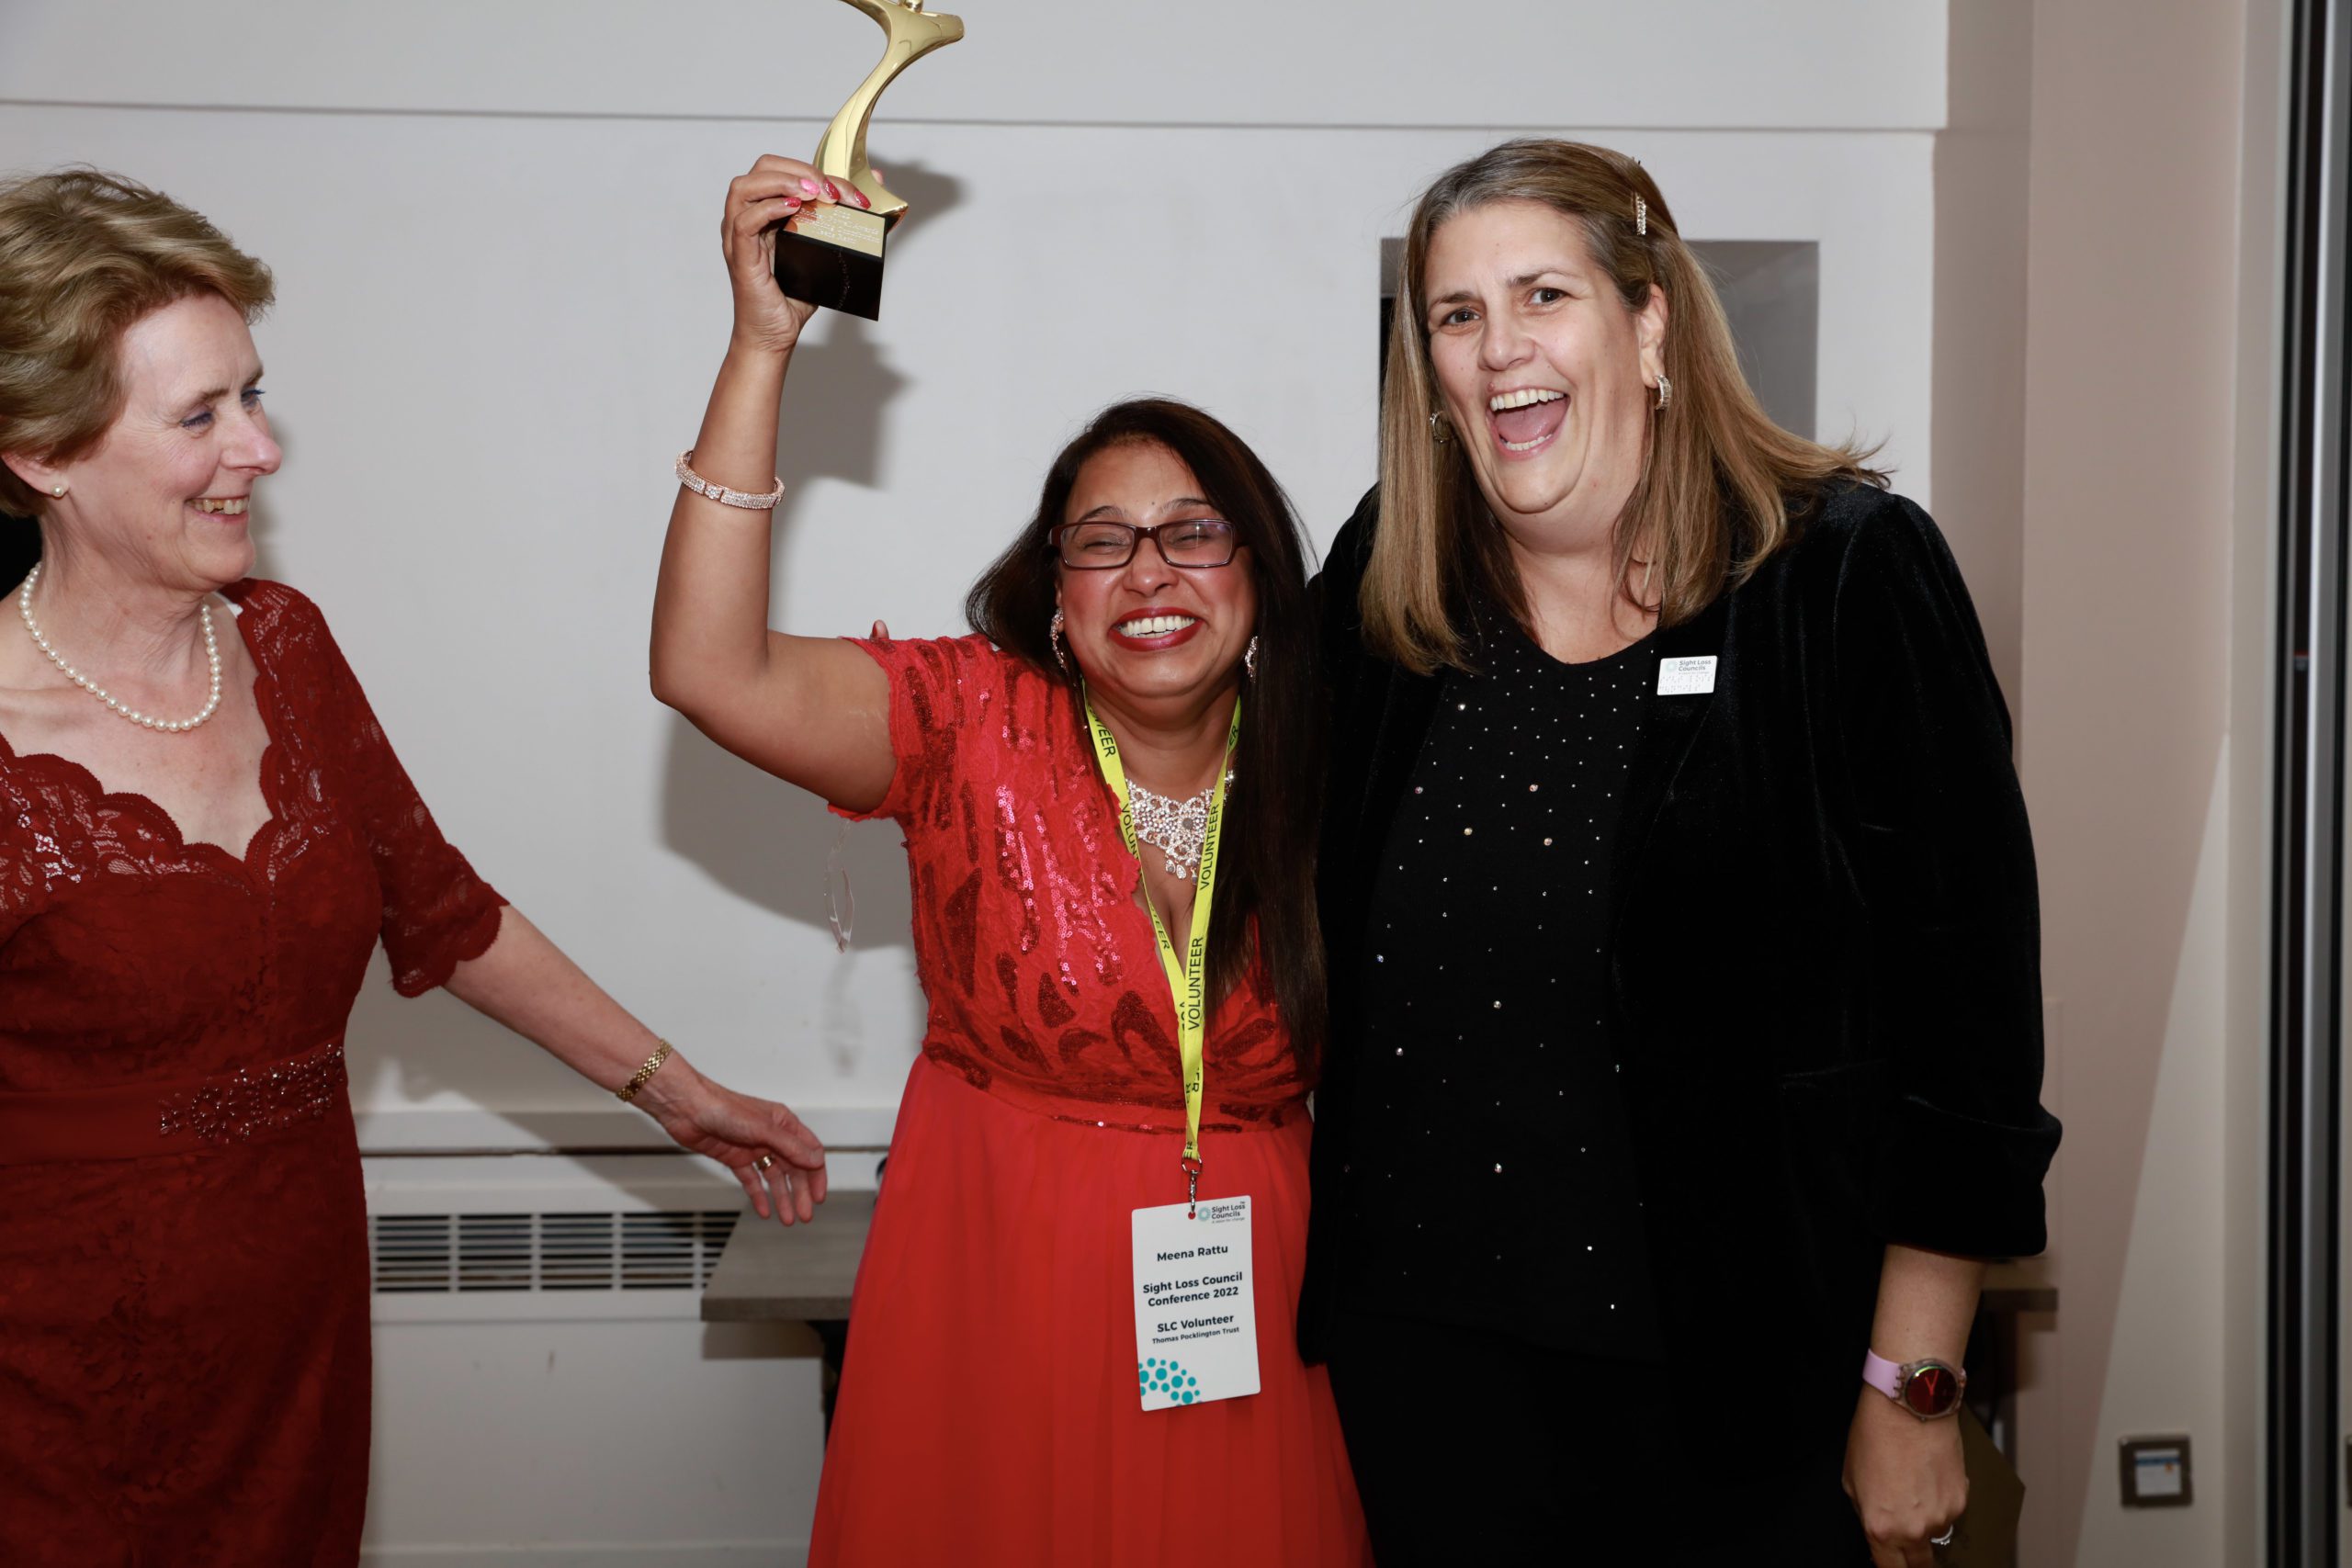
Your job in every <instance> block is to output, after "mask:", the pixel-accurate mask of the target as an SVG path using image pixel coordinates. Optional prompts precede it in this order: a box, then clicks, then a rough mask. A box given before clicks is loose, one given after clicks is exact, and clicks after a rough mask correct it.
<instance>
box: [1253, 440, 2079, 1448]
mask: <svg viewBox="0 0 2352 1568" xmlns="http://www.w3.org/2000/svg"><path fill="white" fill-rule="evenodd" d="M1378 502H1379V497H1378V492H1377V491H1374V493H1373V494H1371V495H1368V496H1366V497H1365V498H1364V502H1363V505H1361V506H1360V507H1359V508H1358V509H1357V511H1356V514H1355V516H1354V517H1353V518H1352V519H1351V520H1350V522H1349V524H1348V525H1347V527H1346V528H1345V529H1343V530H1342V531H1341V533H1340V537H1339V539H1338V541H1337V542H1336V543H1335V544H1334V545H1333V546H1332V548H1331V552H1330V556H1329V559H1328V560H1327V561H1326V562H1325V565H1324V570H1323V572H1322V574H1321V575H1320V577H1318V578H1317V600H1318V604H1320V606H1321V613H1322V615H1323V617H1324V624H1323V628H1322V637H1323V646H1324V652H1325V657H1326V660H1327V661H1328V662H1327V673H1328V677H1329V687H1330V699H1331V715H1332V735H1331V742H1332V743H1331V750H1330V758H1331V784H1330V791H1329V801H1328V804H1327V807H1326V815H1325V819H1324V824H1323V834H1322V842H1321V862H1320V869H1319V873H1318V877H1319V894H1320V902H1321V913H1322V922H1323V932H1324V940H1325V942H1326V943H1327V944H1328V948H1329V959H1330V976H1331V987H1332V1008H1331V1025H1330V1035H1329V1050H1328V1060H1327V1062H1326V1064H1325V1066H1324V1071H1323V1077H1322V1084H1321V1087H1320V1089H1318V1091H1317V1103H1316V1113H1317V1122H1316V1131H1315V1152H1314V1166H1313V1168H1314V1217H1313V1222H1312V1225H1311V1229H1310V1233H1309V1240H1308V1247H1307V1266H1306V1283H1305V1289H1304V1292H1303V1295H1302V1300H1301V1305H1300V1325H1299V1328H1300V1341H1301V1346H1302V1348H1304V1350H1305V1351H1306V1355H1307V1357H1308V1359H1311V1360H1319V1359H1322V1355H1323V1351H1324V1349H1325V1348H1326V1345H1327V1343H1328V1339H1327V1333H1328V1328H1329V1324H1330V1321H1331V1316H1332V1314H1333V1312H1334V1311H1335V1310H1336V1306H1337V1302H1336V1289H1335V1280H1336V1277H1337V1275H1338V1272H1339V1258H1338V1257H1337V1249H1338V1247H1340V1245H1341V1243H1340V1237H1341V1235H1342V1228H1341V1226H1340V1224H1339V1223H1338V1220H1339V1214H1340V1192H1341V1187H1342V1184H1343V1183H1344V1182H1345V1181H1346V1180H1347V1179H1348V1177H1347V1174H1346V1173H1345V1172H1344V1171H1343V1170H1342V1169H1341V1168H1340V1151H1341V1150H1342V1149H1344V1148H1345V1146H1346V1145H1347V1140H1348V1130H1349V1128H1348V1119H1349V1116H1350V1113H1351V1112H1350V1105H1349V1090H1350V1088H1351V1082H1352V1080H1353V1078H1354V1076H1355V1075H1354V1072H1353V1067H1354V1063H1353V1061H1352V1060H1351V1046H1353V1045H1354V1044H1355V1043H1358V1042H1360V1041H1361V1039H1362V1037H1363V1024H1364V1021H1363V1017H1362V1016H1361V1003H1360V1000H1359V998H1360V996H1361V987H1359V986H1358V985H1357V983H1356V979H1357V976H1359V975H1360V974H1361V972H1362V967H1363V953H1364V942H1365V936H1366V932H1365V929H1364V928H1365V921H1366V911H1367V910H1368V909H1369V908H1371V906H1372V879H1373V875H1374V862H1375V859H1376V857H1377V855H1378V853H1379V851H1380V847H1381V844H1382V843H1383V841H1384V840H1385V836H1386V834H1387V831H1388V827H1389V819H1390V818H1391V816H1392V815H1393V814H1394V812H1395V811H1396V809H1397V804H1398V802H1399V800H1400V799H1401V797H1402V795H1403V793H1404V790H1405V787H1406V784H1407V780H1408V776H1409V775H1410V773H1411V772H1412V769H1413V764H1414V761H1415V760H1416V758H1417V756H1418V755H1419V750H1420V746H1421V741H1422V737H1423V735H1424V734H1425V732H1426V731H1427V729H1428V727H1429V723H1430V716H1431V714H1432V712H1433V710H1434V707H1435V704H1436V701H1437V696H1438V690H1439V684H1440V682H1439V680H1438V679H1437V678H1436V677H1422V676H1415V675H1411V674H1408V673H1407V672H1406V671H1402V670H1400V669H1399V668H1397V666H1395V665H1392V664H1389V663H1386V662H1385V661H1382V660H1375V659H1373V658H1371V657H1369V656H1368V655H1367V654H1366V653H1365V652H1364V650H1363V645H1362V642H1361V638H1360V617H1359V615H1358V611H1357V590H1358V587H1359V585H1360V583H1361V581H1362V578H1363V565H1364V561H1365V560H1366V558H1368V555H1369V552H1370V547H1371V543H1372V537H1373V532H1374V528H1375V527H1376V526H1377V523H1378V510H1379V507H1378ZM1657 640H1658V645H1659V654H1660V657H1661V658H1667V657H1682V656H1688V655H1698V654H1713V655H1716V656H1717V659H1718V663H1717V666H1716V671H1715V680H1714V690H1713V692H1712V693H1708V694H1698V695H1689V696H1655V697H1653V698H1652V699H1651V700H1650V707H1649V714H1648V718H1647V721H1646V728H1645V731H1644V734H1643V738H1642V741H1641V745H1640V749H1639V751H1638V753H1637V755H1636V757H1635V760H1634V763H1633V765H1632V769H1631V772H1630V774H1629V776H1628V779H1627V782H1626V789H1625V795H1624V798H1623V818H1622V822H1621V826H1620V829H1619V834H1618V840H1617V847H1616V852H1615V860H1614V874H1613V878H1612V883H1613V902H1614V907H1613V908H1612V910H1611V917H1610V919H1611V938H1610V946H1609V953H1608V960H1609V976H1610V979H1609V986H1610V990H1609V996H1608V998H1607V1008H1606V1010H1605V1016H1606V1018H1607V1019H1608V1028H1609V1031H1610V1032H1611V1037H1612V1043H1614V1044H1616V1045H1617V1046H1618V1047H1619V1051H1620V1056H1619V1059H1620V1060H1621V1061H1622V1062H1623V1082H1624V1086H1625V1090H1624V1092H1625V1100H1626V1106H1627V1113H1628V1115H1629V1117H1630V1118H1631V1121H1632V1125H1633V1133H1634V1149H1635V1156H1634V1157H1635V1163H1636V1166H1637V1175H1638V1177H1639V1179H1640V1181H1641V1188H1642V1196H1643V1203H1644V1215H1645V1221H1646V1222H1647V1226H1648V1232H1649V1241H1650V1249H1651V1256H1652V1261H1653V1265H1654V1268H1655V1271H1656V1273H1657V1287H1658V1295H1659V1300H1660V1311H1661V1314H1662V1316H1663V1318H1664V1324H1663V1326H1664V1329H1665V1335H1666V1339H1667V1343H1668V1350H1669V1354H1670V1355H1673V1356H1675V1357H1677V1359H1678V1360H1679V1361H1681V1362H1682V1372H1683V1373H1685V1374H1696V1375H1698V1376H1700V1377H1702V1378H1706V1379H1709V1380H1713V1379H1714V1378H1715V1377H1717V1376H1718V1375H1719V1374H1720V1373H1721V1372H1722V1371H1723V1367H1722V1363H1721V1361H1720V1360H1719V1358H1720V1357H1721V1356H1724V1355H1729V1356H1730V1357H1732V1358H1733V1359H1735V1360H1736V1361H1741V1360H1744V1361H1747V1364H1749V1365H1751V1366H1754V1367H1758V1368H1759V1369H1761V1368H1764V1367H1766V1366H1769V1367H1770V1369H1771V1376H1770V1381H1771V1383H1772V1384H1778V1385H1780V1386H1781V1388H1782V1389H1783V1393H1785V1395H1786V1396H1788V1397H1799V1396H1800V1395H1801V1394H1802V1396H1803V1397H1804V1399H1805V1400H1806V1401H1807V1402H1808V1403H1810V1402H1811V1401H1812V1400H1814V1399H1818V1400H1821V1401H1823V1402H1824V1403H1823V1404H1820V1405H1819V1406H1818V1407H1817V1413H1818V1414H1820V1415H1821V1416H1822V1417H1823V1419H1824V1420H1826V1421H1834V1423H1835V1430H1836V1431H1837V1432H1838V1434H1840V1435H1841V1437H1842V1433H1843V1430H1844V1422H1845V1420H1846V1418H1847V1417H1848V1416H1850V1414H1851V1411H1852V1408H1853V1401H1854V1397H1855V1391H1856V1390H1857V1388H1858V1387H1859V1382H1858V1379H1859V1375H1860V1362H1861V1359H1862V1351H1863V1349H1864V1348H1865V1347H1866V1346H1867V1344H1868V1340H1869V1335H1870V1325H1871V1311H1872V1308H1873V1305H1874V1303H1875V1299H1876V1294H1877V1282H1878V1273H1879V1265H1880V1262H1881V1259H1882V1257H1883V1250H1884V1247H1885V1245H1886V1244H1887V1243H1889V1242H1903V1243H1907V1244H1909V1245H1912V1246H1915V1247H1927V1248H1930V1249H1933V1250H1936V1251H1940V1252H1949V1253H1961V1254H1968V1255H1973V1256H1978V1257H2008V1256H2022V1255H2027V1254H2031V1253H2035V1252H2039V1251H2041V1247H2042V1245H2043V1225H2042V1200H2041V1178H2042V1172H2043V1171H2044V1169H2045V1168H2047V1167H2048V1165H2049V1163H2050V1158H2051V1156H2052V1153H2053V1152H2054V1151H2055V1149H2056V1147H2057V1144H2058V1123H2057V1122H2055V1121H2054V1120H2053V1119H2052V1117H2051V1116H2050V1115H2048V1114H2047V1113H2046V1112H2045V1111H2043V1110H2042V1109H2041V1104H2040V1091H2041V957H2040V952H2041V936H2040V929H2039V916H2038V911H2037V907H2036V895H2035V887H2034V867H2033V847H2032V842H2031V840H2030V837H2029V834H2028V831H2027V827H2026V814H2025V803H2024V800H2023V798H2022V796H2021V795H2020V794H2019V791H2018V780H2017V774H2016V771H2015V769H2014V768H2013V766H2012V764H2011V761H2010V748H2009V718H2008V711H2007V707H2006V706H2005V705H2004V704H2003V702H2002V700H2001V694H2000V690H1999V688H1998V686H1997V685H1996V683H1995V681H1994V678H1993V671H1992V667H1991V665H1990V663H1989V662H1988V660H1986V657H1985V641H1984V636H1983V633H1982V632H1981V630H1980V629H1979V627H1978V626H1977V622H1976V615H1975V612H1974V610H1973V607H1972V606H1971V604H1970V603H1969V599H1968V593H1967V591H1966V589H1965V588H1963V587H1962V583H1961V580H1960V572H1959V570H1958V568H1957V567H1956V566H1955V565H1954V564H1953V562H1952V558H1951V552H1950V551H1949V550H1948V549H1947V548H1946V547H1945V545H1944V541H1943V538H1942V536H1940V535H1939V533H1938V532H1937V531H1936V527H1935V525H1934V524H1933V523H1931V522H1930V521H1928V517H1927V514H1926V513H1922V512H1921V511H1920V510H1919V509H1918V508H1917V507H1916V506H1914V505H1912V504H1911V503H1910V502H1907V501H1905V500H1903V499H1902V498H1900V497H1898V496H1894V495H1890V494H1888V493H1886V492H1884V491H1879V490H1874V489H1871V488H1869V487H1866V486H1861V485H1841V486H1838V487H1837V488H1835V489H1833V490H1832V491H1828V492H1827V493H1826V495H1825V496H1824V497H1823V498H1822V499H1821V500H1820V502H1818V503H1817V504H1816V505H1815V506H1814V507H1813V508H1812V511H1811V513H1810V515H1809V516H1807V517H1805V518H1804V520H1803V521H1802V523H1801V524H1800V525H1799V527H1798V530H1797V532H1796V536H1795V538H1794V541H1793V542H1792V543H1791V544H1790V545H1788V546H1787V547H1785V548H1783V549H1782V550H1781V552H1780V553H1779V554H1778V555H1776V556H1774V557H1773V558H1771V559H1770V561H1768V562H1766V563H1765V565H1764V566H1763V567H1762V568H1761V569H1760V570H1758V572H1757V573H1756V574H1755V576H1754V577H1752V578H1751V579H1750V580H1749V581H1747V583H1745V584H1744V585H1742V586H1741V587H1739V588H1737V589H1736V590H1734V591H1732V592H1728V593H1726V594H1724V596H1723V597H1722V598H1721V599H1719V600H1717V601H1716V603H1715V604H1713V607H1711V608H1710V609H1708V610H1707V611H1706V612H1705V613H1704V614H1703V615H1700V616H1698V617H1697V618H1696V619H1694V620H1691V621H1690V622H1688V623H1686V624H1684V625H1682V626H1675V627H1672V628H1669V629H1668V630H1667V631H1665V632H1664V633H1663V634H1661V635H1660V637H1659V638H1658V639H1657ZM1652 690H1653V691H1654V690H1655V685H1653V687H1652ZM1579 1005H1581V1004H1579ZM1462 1201H1464V1202H1465V1203H1468V1202H1476V1201H1481V1200H1480V1199H1479V1198H1477V1197H1476V1196H1475V1195H1474V1194H1472V1193H1468V1192H1465V1193H1464V1194H1463V1195H1462ZM1525 1222H1526V1224H1527V1227H1528V1229H1529V1231H1530V1232H1531V1234H1537V1235H1540V1234H1541V1232H1542V1229H1543V1227H1544V1225H1545V1224H1546V1219H1545V1216H1544V1215H1542V1214H1538V1213H1531V1214H1528V1215H1527V1216H1525ZM1387 1305H1389V1306H1390V1308H1391V1309H1392V1310H1397V1311H1406V1312H1409V1310H1410V1303H1387ZM1699 1363H1703V1366H1702V1365H1700V1364H1699ZM1783 1371H1784V1372H1785V1373H1786V1374H1787V1375H1788V1381H1787V1382H1785V1383H1782V1382H1781V1378H1780V1376H1779V1375H1778V1374H1780V1373H1781V1372H1783ZM1678 1381H1679V1376H1678ZM1765 1386H1766V1385H1763V1384H1759V1385H1757V1386H1756V1387H1754V1388H1753V1389H1751V1392H1754V1393H1763V1392H1764V1388H1765ZM1693 1391H1694V1392H1695V1391H1696V1385H1694V1386H1693ZM1725 1392H1728V1391H1727V1390H1725V1389H1723V1388H1721V1387H1720V1386H1718V1387H1717V1398H1718V1399H1719V1398H1720V1397H1721V1396H1722V1394H1723V1393H1725Z"/></svg>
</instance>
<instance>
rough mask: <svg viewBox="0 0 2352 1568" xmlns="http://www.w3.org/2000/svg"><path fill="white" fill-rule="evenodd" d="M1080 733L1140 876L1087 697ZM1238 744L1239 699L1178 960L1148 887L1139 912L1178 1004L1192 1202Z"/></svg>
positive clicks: (1115, 756)
mask: <svg viewBox="0 0 2352 1568" xmlns="http://www.w3.org/2000/svg"><path fill="white" fill-rule="evenodd" d="M1086 729H1087V733H1088V734H1090V735H1091V736H1092V737H1093V738H1094V756H1095V760H1096V761H1099V762H1101V763H1102V764H1103V777H1104V778H1105V779H1108V780H1109V781H1110V783H1111V793H1112V794H1113V795H1116V796H1117V797H1118V800H1119V837H1121V838H1122V839H1124V840H1126V844H1127V852H1128V853H1129V854H1131V855H1133V856H1135V857H1136V872H1137V874H1141V872H1142V869H1143V846H1142V844H1141V843H1140V842H1139V841H1138V840H1136V818H1135V812H1134V810H1133V808H1131V807H1129V806H1128V804H1127V771H1126V769H1125V768H1124V767H1122V766H1120V764H1119V742H1118V739H1117V738H1116V737H1115V736H1114V735H1113V734H1112V733H1111V730H1110V728H1109V727H1108V726H1107V725H1105V724H1104V723H1103V720H1102V718H1101V716H1099V715H1097V714H1096V713H1095V711H1094V703H1093V699H1091V698H1088V699H1086ZM1240 739H1241V699H1240V697H1239V696H1238V695H1237V696H1236V697H1235V698H1234V699H1233V724H1232V726H1231V728H1228V729H1227V731H1226V732H1225V762H1224V764H1223V765H1220V766H1219V767H1218V769H1217V771H1216V784H1214V785H1212V786H1211V787H1210V790H1209V822H1208V834H1207V837H1206V838H1204V840H1202V842H1201V868H1200V870H1199V871H1198V872H1196V873H1195V874H1194V875H1193V886H1195V887H1196V888H1197V889H1198V891H1196V892H1195V893H1194V894H1193V931H1192V940H1191V942H1188V943H1187V944H1186V952H1185V955H1184V957H1183V958H1182V959H1179V958H1178V957H1177V956H1176V940H1175V938H1173V937H1171V936H1170V935H1169V934H1168V927H1167V925H1166V924H1165V923H1164V922H1162V921H1161V919H1160V918H1159V906H1157V905H1155V904H1154V903H1153V902H1152V901H1151V888H1150V886H1149V885H1148V883H1144V884H1139V886H1142V887H1143V907H1144V908H1145V909H1146V910H1147V911H1148V912H1149V913H1150V915H1151V934H1152V935H1153V936H1154V937H1156V938H1158V939H1159V941H1158V942H1157V945H1158V947H1159V966H1160V967H1161V968H1162V969H1163V970H1165V971H1166V972H1167V975H1168V988H1169V990H1170V991H1171V992H1173V993H1174V995H1175V998H1176V1060H1177V1064H1178V1066H1180V1067H1181V1068H1182V1072H1183V1075H1184V1176H1185V1179H1186V1185H1187V1190H1188V1192H1189V1193H1190V1194H1191V1195H1192V1198H1193V1201H1195V1202H1197V1201H1198V1198H1199V1193H1200V1184H1201V1089H1202V1065H1201V1064H1202V1057H1203V1055H1204V1047H1205V1045H1206V1043H1207V1039H1208V1023H1209V1010H1208V983H1209V981H1208V967H1209V957H1208V955H1209V910H1210V908H1211V907H1212V900H1213V899H1214V898H1215V897H1216V846H1217V838H1218V836H1219V834H1221V833H1222V832H1223V831H1224V829H1225V775H1226V773H1227V770H1228V769H1229V768H1230V767H1231V765H1232V761H1233V749H1234V747H1235V746H1236V745H1237V744H1238V743H1239V741H1240Z"/></svg>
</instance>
